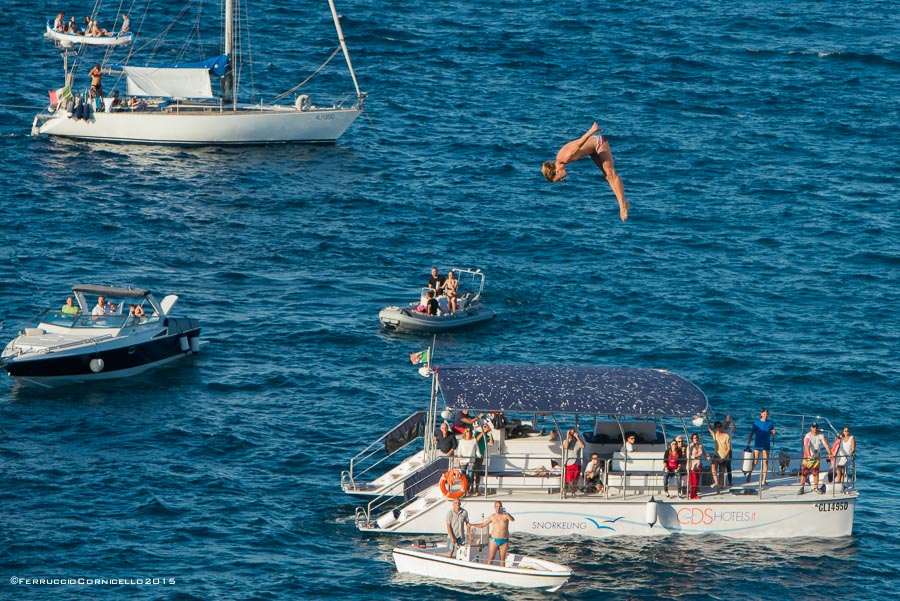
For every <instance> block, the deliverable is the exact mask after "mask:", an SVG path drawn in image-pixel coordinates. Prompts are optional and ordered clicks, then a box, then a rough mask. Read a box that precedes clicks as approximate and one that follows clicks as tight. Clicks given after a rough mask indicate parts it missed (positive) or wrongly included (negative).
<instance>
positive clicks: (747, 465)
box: [741, 447, 753, 475]
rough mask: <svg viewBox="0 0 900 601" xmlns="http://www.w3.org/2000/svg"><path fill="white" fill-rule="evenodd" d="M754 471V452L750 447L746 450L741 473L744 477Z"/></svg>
mask: <svg viewBox="0 0 900 601" xmlns="http://www.w3.org/2000/svg"><path fill="white" fill-rule="evenodd" d="M752 470H753V451H751V450H750V447H747V448H746V449H744V461H743V463H741V471H742V472H744V475H746V474H749V473H750V472H751V471H752Z"/></svg>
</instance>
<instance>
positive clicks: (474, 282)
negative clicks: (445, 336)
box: [378, 268, 496, 334]
mask: <svg viewBox="0 0 900 601" xmlns="http://www.w3.org/2000/svg"><path fill="white" fill-rule="evenodd" d="M453 271H454V273H456V274H457V278H458V279H459V286H458V288H457V299H456V307H457V308H456V311H453V312H451V311H450V309H449V307H448V306H447V304H446V303H447V299H446V297H439V298H438V302H439V303H441V311H440V313H439V314H438V315H426V314H425V311H424V307H425V306H426V303H427V302H428V297H427V293H428V288H427V287H425V288H422V290H421V294H420V295H419V300H418V301H416V302H414V303H410V304H408V305H406V306H405V307H398V306H392V307H385V308H384V309H382V310H381V312H379V313H378V319H379V320H381V323H382V325H384V327H386V328H388V329H393V330H399V331H404V332H426V333H429V334H436V333H439V332H448V331H450V330H458V329H462V328H466V327H469V326H473V325H475V324H479V323H484V322H486V321H490V320H492V319H494V317H495V316H496V314H495V313H494V311H493V310H492V309H491V308H489V307H487V306H485V305H484V304H482V302H481V295H482V293H483V292H484V274H483V273H481V270H480V269H478V270H472V269H456V268H454V269H453Z"/></svg>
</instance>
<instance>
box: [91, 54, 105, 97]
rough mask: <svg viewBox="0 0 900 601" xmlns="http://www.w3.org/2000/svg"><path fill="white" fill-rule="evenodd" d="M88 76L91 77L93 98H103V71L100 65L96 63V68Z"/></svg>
mask: <svg viewBox="0 0 900 601" xmlns="http://www.w3.org/2000/svg"><path fill="white" fill-rule="evenodd" d="M88 75H90V76H91V96H92V97H94V98H103V71H102V70H101V69H100V63H94V68H93V69H91V72H90V73H88Z"/></svg>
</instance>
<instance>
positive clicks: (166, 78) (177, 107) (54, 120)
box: [32, 0, 366, 146]
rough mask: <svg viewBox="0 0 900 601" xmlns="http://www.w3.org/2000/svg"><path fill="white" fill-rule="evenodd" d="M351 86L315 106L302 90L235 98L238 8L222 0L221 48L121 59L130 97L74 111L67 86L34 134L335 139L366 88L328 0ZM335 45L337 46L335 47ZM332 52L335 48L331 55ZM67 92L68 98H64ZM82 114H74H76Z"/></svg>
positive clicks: (112, 138)
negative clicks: (176, 58) (200, 56)
mask: <svg viewBox="0 0 900 601" xmlns="http://www.w3.org/2000/svg"><path fill="white" fill-rule="evenodd" d="M328 4H329V6H330V8H331V14H332V17H333V18H334V25H335V30H336V32H337V35H338V39H339V42H340V49H341V51H342V52H343V55H344V58H345V60H346V63H347V67H348V69H349V71H350V76H351V78H352V80H353V85H354V87H355V90H356V97H355V100H354V101H353V102H352V103H351V104H349V105H347V106H344V103H343V102H341V103H338V104H334V105H332V106H316V105H315V104H313V103H312V102H311V100H310V98H309V96H307V95H305V94H304V95H300V96H298V97H297V98H296V99H295V101H294V103H293V104H287V105H284V104H263V103H261V102H260V103H254V104H249V103H241V102H239V100H238V87H239V86H238V81H237V78H235V77H234V71H235V70H234V64H235V56H234V49H235V47H236V40H237V27H236V25H235V24H236V20H237V18H238V17H237V15H236V14H235V10H234V3H233V0H225V17H224V40H225V46H224V50H225V54H224V58H223V57H218V58H217V59H213V60H211V61H207V63H191V64H188V65H185V64H182V65H178V66H165V67H132V66H123V67H119V68H118V69H113V70H114V71H120V72H121V73H122V74H123V75H124V77H125V78H126V80H127V92H126V94H127V96H128V97H130V99H132V100H131V102H129V103H125V104H124V106H120V107H111V106H110V105H111V102H110V101H109V100H110V99H106V102H105V103H104V106H105V108H94V107H93V106H91V104H92V103H91V104H87V105H86V106H88V107H90V108H89V109H88V110H86V111H83V112H82V111H77V112H76V111H74V110H73V108H74V103H75V99H74V98H72V95H71V93H70V92H69V85H67V87H66V88H62V89H60V90H59V91H57V92H56V93H55V94H51V97H53V96H57V97H58V98H59V100H58V102H56V103H55V104H51V106H50V107H49V109H48V111H47V112H44V113H41V114H38V115H37V116H36V117H35V119H34V123H33V126H32V134H34V135H41V136H52V137H60V138H70V139H77V140H87V141H102V142H131V143H147V144H171V145H193V146H218V145H246V144H278V143H289V142H305V143H334V142H335V141H337V139H338V138H339V137H340V136H341V135H342V134H343V133H344V132H345V131H346V130H347V128H348V127H349V126H350V124H352V123H353V121H354V120H355V119H356V118H357V117H358V116H359V115H360V113H361V112H362V111H363V103H364V101H365V98H366V94H365V93H364V92H362V91H360V88H359V83H358V82H357V79H356V74H355V72H354V70H353V64H352V63H351V61H350V54H349V51H348V50H347V44H346V42H345V40H344V34H343V31H342V29H341V24H340V20H339V18H338V14H337V10H336V8H335V6H334V1H333V0H328ZM336 52H337V51H335V53H336ZM332 56H333V55H332ZM64 67H65V69H66V83H67V84H71V74H70V73H69V72H68V54H64ZM212 76H218V77H221V90H222V94H221V96H219V97H217V96H216V95H214V94H213V90H212V79H211V78H212ZM67 99H68V100H67ZM79 117H80V118H79Z"/></svg>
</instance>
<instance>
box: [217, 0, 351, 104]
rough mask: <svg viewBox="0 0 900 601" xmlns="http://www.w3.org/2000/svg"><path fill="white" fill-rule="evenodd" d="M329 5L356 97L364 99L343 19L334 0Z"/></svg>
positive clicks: (329, 1)
mask: <svg viewBox="0 0 900 601" xmlns="http://www.w3.org/2000/svg"><path fill="white" fill-rule="evenodd" d="M230 1H231V0H229V2H230ZM328 6H330V7H331V16H332V17H334V28H335V30H336V31H337V34H338V40H339V41H340V42H341V50H342V51H343V52H344V58H345V59H347V68H348V69H350V77H351V78H352V79H353V87H355V88H356V97H357V98H358V99H359V100H360V101H362V92H360V91H359V83H357V81H356V72H355V71H354V70H353V63H351V62H350V51H349V50H347V42H346V41H345V40H344V30H343V29H341V20H340V19H339V18H338V14H337V9H336V8H335V7H334V0H328Z"/></svg>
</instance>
